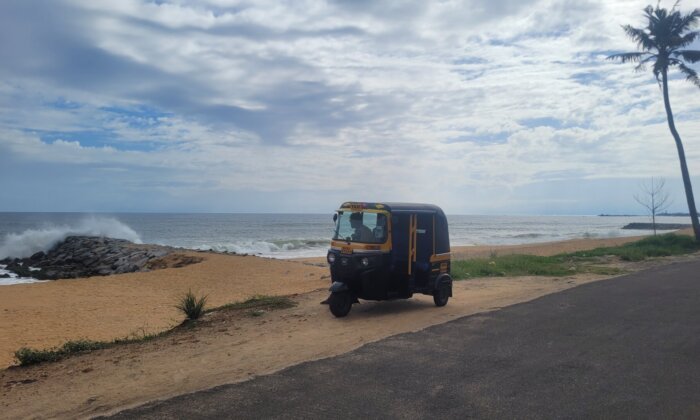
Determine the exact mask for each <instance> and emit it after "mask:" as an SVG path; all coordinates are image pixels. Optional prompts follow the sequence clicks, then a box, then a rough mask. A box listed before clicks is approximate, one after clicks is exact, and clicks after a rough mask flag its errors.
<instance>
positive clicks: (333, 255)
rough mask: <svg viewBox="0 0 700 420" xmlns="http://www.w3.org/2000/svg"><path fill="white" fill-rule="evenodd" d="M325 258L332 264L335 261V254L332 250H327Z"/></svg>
mask: <svg viewBox="0 0 700 420" xmlns="http://www.w3.org/2000/svg"><path fill="white" fill-rule="evenodd" d="M326 259H327V260H328V264H333V263H334V262H335V254H334V253H332V252H329V253H328V256H327V257H326Z"/></svg>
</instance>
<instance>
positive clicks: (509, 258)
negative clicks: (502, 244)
mask: <svg viewBox="0 0 700 420" xmlns="http://www.w3.org/2000/svg"><path fill="white" fill-rule="evenodd" d="M577 271H578V269H577V267H576V266H572V265H571V264H569V263H567V262H566V261H564V260H563V259H560V258H556V257H538V256H536V255H503V256H500V257H494V258H476V259H473V260H458V261H453V262H452V277H453V278H455V279H468V278H474V277H504V276H565V275H569V274H572V273H575V272H577Z"/></svg>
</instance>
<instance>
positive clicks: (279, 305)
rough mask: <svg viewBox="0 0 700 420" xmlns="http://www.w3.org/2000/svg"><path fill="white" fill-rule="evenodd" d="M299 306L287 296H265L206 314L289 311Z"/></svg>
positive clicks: (222, 307)
mask: <svg viewBox="0 0 700 420" xmlns="http://www.w3.org/2000/svg"><path fill="white" fill-rule="evenodd" d="M296 305H297V303H296V302H294V301H293V300H291V299H290V298H288V297H286V296H263V295H257V296H253V297H252V298H250V299H248V300H246V301H243V302H235V303H229V304H227V305H224V306H219V307H218V308H216V309H209V310H207V311H206V312H211V311H215V310H216V311H221V310H235V309H258V310H262V309H287V308H293V307H295V306H296Z"/></svg>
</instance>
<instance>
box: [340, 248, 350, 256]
mask: <svg viewBox="0 0 700 420" xmlns="http://www.w3.org/2000/svg"><path fill="white" fill-rule="evenodd" d="M340 252H342V253H343V254H352V247H349V246H344V247H342V248H340Z"/></svg>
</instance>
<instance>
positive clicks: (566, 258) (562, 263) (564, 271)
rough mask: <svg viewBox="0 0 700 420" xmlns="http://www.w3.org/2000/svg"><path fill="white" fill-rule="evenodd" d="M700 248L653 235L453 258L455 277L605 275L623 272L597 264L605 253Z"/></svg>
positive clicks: (633, 257) (630, 257)
mask: <svg viewBox="0 0 700 420" xmlns="http://www.w3.org/2000/svg"><path fill="white" fill-rule="evenodd" d="M698 250H700V244H698V243H697V242H695V240H694V239H693V238H692V237H690V236H685V235H676V234H673V233H669V234H665V235H657V236H650V237H647V238H644V239H642V240H639V241H636V242H630V243H628V244H624V245H621V246H616V247H606V248H596V249H592V250H589V251H579V252H573V253H568V254H559V255H554V256H551V257H539V256H535V255H503V256H500V257H499V256H497V255H495V253H492V255H491V257H490V258H475V259H470V260H456V261H453V262H452V272H451V274H452V277H453V278H455V279H458V280H460V279H469V278H475V277H504V276H564V275H570V274H577V273H594V274H603V275H615V274H620V273H621V272H622V271H621V270H620V269H618V268H616V267H606V266H601V265H596V263H600V262H601V261H600V260H601V258H602V257H606V256H614V257H618V258H620V259H621V260H623V261H642V260H645V259H647V258H652V257H667V256H671V255H683V254H690V253H693V252H696V251H698Z"/></svg>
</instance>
